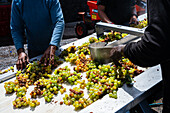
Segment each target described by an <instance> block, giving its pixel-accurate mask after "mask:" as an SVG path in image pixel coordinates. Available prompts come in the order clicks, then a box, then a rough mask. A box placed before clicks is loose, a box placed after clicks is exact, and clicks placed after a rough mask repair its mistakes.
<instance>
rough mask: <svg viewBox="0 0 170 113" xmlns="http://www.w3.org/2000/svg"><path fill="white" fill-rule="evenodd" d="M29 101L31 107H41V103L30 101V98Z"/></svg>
mask: <svg viewBox="0 0 170 113" xmlns="http://www.w3.org/2000/svg"><path fill="white" fill-rule="evenodd" d="M28 101H29V105H30V107H33V108H35V107H36V106H39V105H40V102H38V100H30V99H29V98H28Z"/></svg>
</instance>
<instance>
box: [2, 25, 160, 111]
mask: <svg viewBox="0 0 170 113" xmlns="http://www.w3.org/2000/svg"><path fill="white" fill-rule="evenodd" d="M75 24H76V23H71V24H66V29H65V32H64V36H63V39H62V41H61V46H62V45H65V44H68V43H71V42H73V41H76V40H78V38H76V34H75V32H74V25H75ZM91 33H93V31H90V32H89V34H91ZM24 48H25V50H26V52H27V46H26V44H25V45H24ZM16 61H17V53H16V49H15V46H14V44H13V41H12V38H11V37H0V70H3V69H5V68H7V67H9V66H13V65H15V63H16ZM159 96H160V95H159ZM148 100H149V104H151V103H162V100H163V99H162V98H161V97H159V98H155V97H154V96H151V97H149V98H148ZM151 109H152V110H153V112H154V113H162V105H156V106H155V105H154V106H153V105H152V106H151ZM141 112H142V111H141V109H140V107H139V105H137V106H136V107H134V109H132V110H131V111H130V113H141Z"/></svg>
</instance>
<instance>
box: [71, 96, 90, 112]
mask: <svg viewBox="0 0 170 113" xmlns="http://www.w3.org/2000/svg"><path fill="white" fill-rule="evenodd" d="M92 103H93V101H92V100H90V99H89V100H87V99H86V98H80V99H79V100H76V101H75V102H74V103H73V106H74V108H75V110H78V109H83V108H85V107H87V106H88V105H90V104H92Z"/></svg>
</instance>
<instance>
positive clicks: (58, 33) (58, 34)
mask: <svg viewBox="0 0 170 113" xmlns="http://www.w3.org/2000/svg"><path fill="white" fill-rule="evenodd" d="M64 26H65V23H64V20H63V19H61V20H60V21H59V22H57V23H56V25H55V28H54V30H53V34H52V38H51V41H50V45H54V46H56V47H57V48H58V47H59V44H60V41H61V39H62V36H63V33H64Z"/></svg>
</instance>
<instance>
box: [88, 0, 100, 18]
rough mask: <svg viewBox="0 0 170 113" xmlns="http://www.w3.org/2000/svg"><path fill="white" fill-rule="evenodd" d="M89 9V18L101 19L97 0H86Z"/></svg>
mask: <svg viewBox="0 0 170 113" xmlns="http://www.w3.org/2000/svg"><path fill="white" fill-rule="evenodd" d="M87 5H88V6H89V9H90V15H91V20H101V19H100V17H99V15H98V7H97V1H87Z"/></svg>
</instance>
